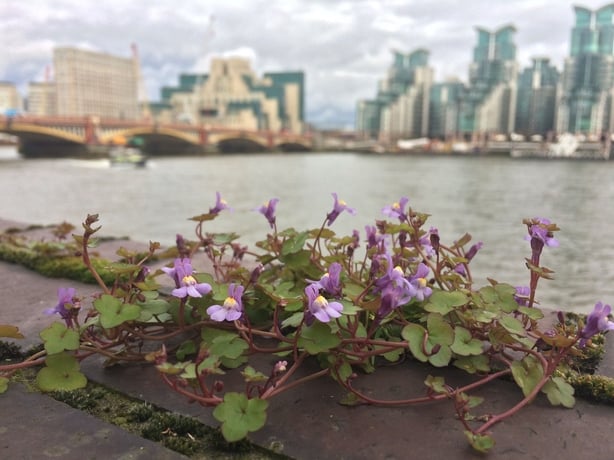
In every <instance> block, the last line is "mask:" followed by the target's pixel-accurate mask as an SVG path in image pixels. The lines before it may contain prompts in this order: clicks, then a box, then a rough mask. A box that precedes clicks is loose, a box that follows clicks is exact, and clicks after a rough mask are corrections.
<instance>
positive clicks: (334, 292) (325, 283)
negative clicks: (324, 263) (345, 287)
mask: <svg viewBox="0 0 614 460" xmlns="http://www.w3.org/2000/svg"><path fill="white" fill-rule="evenodd" d="M340 275H341V264H340V263H338V262H334V263H332V264H330V267H328V273H324V275H322V278H320V281H317V282H316V283H314V284H316V285H317V286H318V289H324V291H326V293H327V294H330V295H331V296H333V297H340V296H341V278H340Z"/></svg>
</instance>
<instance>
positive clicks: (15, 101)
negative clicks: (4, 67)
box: [0, 81, 23, 115]
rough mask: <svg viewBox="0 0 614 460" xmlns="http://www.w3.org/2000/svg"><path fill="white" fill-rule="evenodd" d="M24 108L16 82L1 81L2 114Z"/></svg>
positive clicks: (0, 100)
mask: <svg viewBox="0 0 614 460" xmlns="http://www.w3.org/2000/svg"><path fill="white" fill-rule="evenodd" d="M22 110H23V105H22V99H21V95H20V94H19V91H17V87H16V86H15V84H13V83H10V82H6V81H0V115H11V114H16V113H19V112H21V111H22Z"/></svg>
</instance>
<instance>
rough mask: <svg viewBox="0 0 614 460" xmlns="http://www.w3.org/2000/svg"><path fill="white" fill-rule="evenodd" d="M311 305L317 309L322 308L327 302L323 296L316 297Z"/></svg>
mask: <svg viewBox="0 0 614 460" xmlns="http://www.w3.org/2000/svg"><path fill="white" fill-rule="evenodd" d="M313 303H314V305H315V306H316V307H318V308H324V307H326V306H327V305H328V300H326V299H325V298H324V297H323V296H321V295H319V296H317V297H316V299H315V300H314V301H313Z"/></svg>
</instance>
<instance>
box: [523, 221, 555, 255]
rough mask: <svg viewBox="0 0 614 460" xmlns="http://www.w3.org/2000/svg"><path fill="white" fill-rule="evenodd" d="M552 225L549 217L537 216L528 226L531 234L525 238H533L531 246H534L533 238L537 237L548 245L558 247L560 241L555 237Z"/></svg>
mask: <svg viewBox="0 0 614 460" xmlns="http://www.w3.org/2000/svg"><path fill="white" fill-rule="evenodd" d="M552 227H553V225H552V224H551V223H550V220H549V219H544V218H541V217H536V218H535V219H533V221H532V223H531V224H530V225H529V226H528V230H529V234H528V235H527V236H526V238H525V239H527V240H531V246H533V240H535V239H537V240H539V241H541V242H542V244H544V245H546V246H548V247H551V248H556V247H558V245H559V242H558V240H557V239H556V238H554V237H553V233H552ZM555 227H556V226H555Z"/></svg>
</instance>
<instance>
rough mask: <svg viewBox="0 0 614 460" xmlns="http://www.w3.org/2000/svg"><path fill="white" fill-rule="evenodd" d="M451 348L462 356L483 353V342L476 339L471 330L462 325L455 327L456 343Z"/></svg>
mask: <svg viewBox="0 0 614 460" xmlns="http://www.w3.org/2000/svg"><path fill="white" fill-rule="evenodd" d="M450 348H451V349H452V351H453V352H454V353H456V354H457V355H461V356H471V355H480V354H482V342H481V341H480V340H478V339H474V338H473V337H472V336H471V332H469V330H467V329H465V328H464V327H461V326H456V327H455V328H454V343H453V344H452V345H451V347H450Z"/></svg>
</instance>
